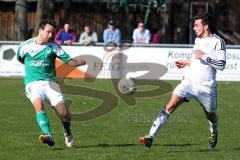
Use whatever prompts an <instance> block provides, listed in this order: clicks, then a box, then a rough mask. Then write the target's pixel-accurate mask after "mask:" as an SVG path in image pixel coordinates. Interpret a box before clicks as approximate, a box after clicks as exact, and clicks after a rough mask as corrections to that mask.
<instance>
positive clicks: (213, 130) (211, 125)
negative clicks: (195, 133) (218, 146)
mask: <svg viewBox="0 0 240 160" xmlns="http://www.w3.org/2000/svg"><path fill="white" fill-rule="evenodd" d="M208 123H209V130H210V132H211V133H216V132H217V130H218V129H217V128H218V119H216V121H215V122H214V123H212V122H210V121H208Z"/></svg>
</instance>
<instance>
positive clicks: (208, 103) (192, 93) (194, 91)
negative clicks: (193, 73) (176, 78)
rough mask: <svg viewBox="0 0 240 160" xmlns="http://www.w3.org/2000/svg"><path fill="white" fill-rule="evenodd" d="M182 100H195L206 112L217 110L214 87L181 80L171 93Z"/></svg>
mask: <svg viewBox="0 0 240 160" xmlns="http://www.w3.org/2000/svg"><path fill="white" fill-rule="evenodd" d="M173 93H174V94H176V95H178V96H179V97H181V98H182V99H183V100H187V101H189V100H190V99H191V98H195V99H196V100H197V101H199V103H200V104H201V106H202V107H203V108H204V109H205V110H206V111H208V112H215V111H216V108H217V95H216V87H211V86H206V85H201V84H196V83H193V82H191V81H189V80H183V81H182V82H181V83H180V84H179V85H178V86H177V87H176V88H175V89H174V91H173Z"/></svg>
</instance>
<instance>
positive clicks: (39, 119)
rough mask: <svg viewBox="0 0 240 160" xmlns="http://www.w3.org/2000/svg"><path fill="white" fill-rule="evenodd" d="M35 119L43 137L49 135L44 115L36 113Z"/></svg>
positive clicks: (47, 123)
mask: <svg viewBox="0 0 240 160" xmlns="http://www.w3.org/2000/svg"><path fill="white" fill-rule="evenodd" d="M36 117H37V123H38V126H39V127H40V128H41V130H42V132H43V133H44V134H45V135H51V132H50V125H49V121H48V118H47V115H46V113H45V112H44V111H41V112H37V113H36Z"/></svg>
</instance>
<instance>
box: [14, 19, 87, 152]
mask: <svg viewBox="0 0 240 160" xmlns="http://www.w3.org/2000/svg"><path fill="white" fill-rule="evenodd" d="M55 28H56V23H55V21H53V20H43V21H42V22H41V23H40V24H39V29H38V36H37V37H34V38H31V39H29V40H27V41H25V42H23V43H21V44H20V46H19V48H18V52H17V59H18V61H20V62H21V63H22V64H24V65H25V72H26V75H25V78H24V83H25V85H26V86H25V92H26V96H27V97H28V98H29V100H30V101H31V102H32V104H33V106H34V108H35V111H36V119H37V124H38V125H39V127H40V128H41V130H42V132H43V135H40V136H39V140H40V141H41V142H42V143H46V144H48V145H49V146H53V145H54V140H53V137H52V134H51V130H50V125H49V121H48V118H47V116H46V113H45V111H44V100H47V101H48V102H49V104H50V105H51V106H53V109H55V110H56V113H57V114H58V116H59V118H60V119H61V122H62V124H63V129H64V138H65V143H66V146H67V147H72V146H73V136H72V133H71V129H70V124H71V115H70V113H69V111H68V108H67V106H66V103H65V101H64V96H63V94H62V93H61V90H60V87H59V85H58V83H57V79H56V70H55V59H56V58H59V59H60V60H62V61H63V62H64V63H66V64H68V65H70V66H72V67H77V66H81V65H85V63H86V62H85V61H84V60H79V61H77V60H74V59H72V58H71V57H70V56H69V55H68V54H67V53H66V52H65V51H64V50H63V49H62V48H61V47H60V46H59V45H58V44H56V43H55V42H54V41H52V39H53V36H54V33H55Z"/></svg>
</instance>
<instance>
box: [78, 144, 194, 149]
mask: <svg viewBox="0 0 240 160" xmlns="http://www.w3.org/2000/svg"><path fill="white" fill-rule="evenodd" d="M193 145H196V144H190V143H187V144H153V145H152V147H155V146H161V147H187V146H193ZM136 146H143V144H141V143H139V144H131V143H129V144H106V143H103V144H97V145H82V146H75V147H74V148H95V147H99V148H111V147H136Z"/></svg>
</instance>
